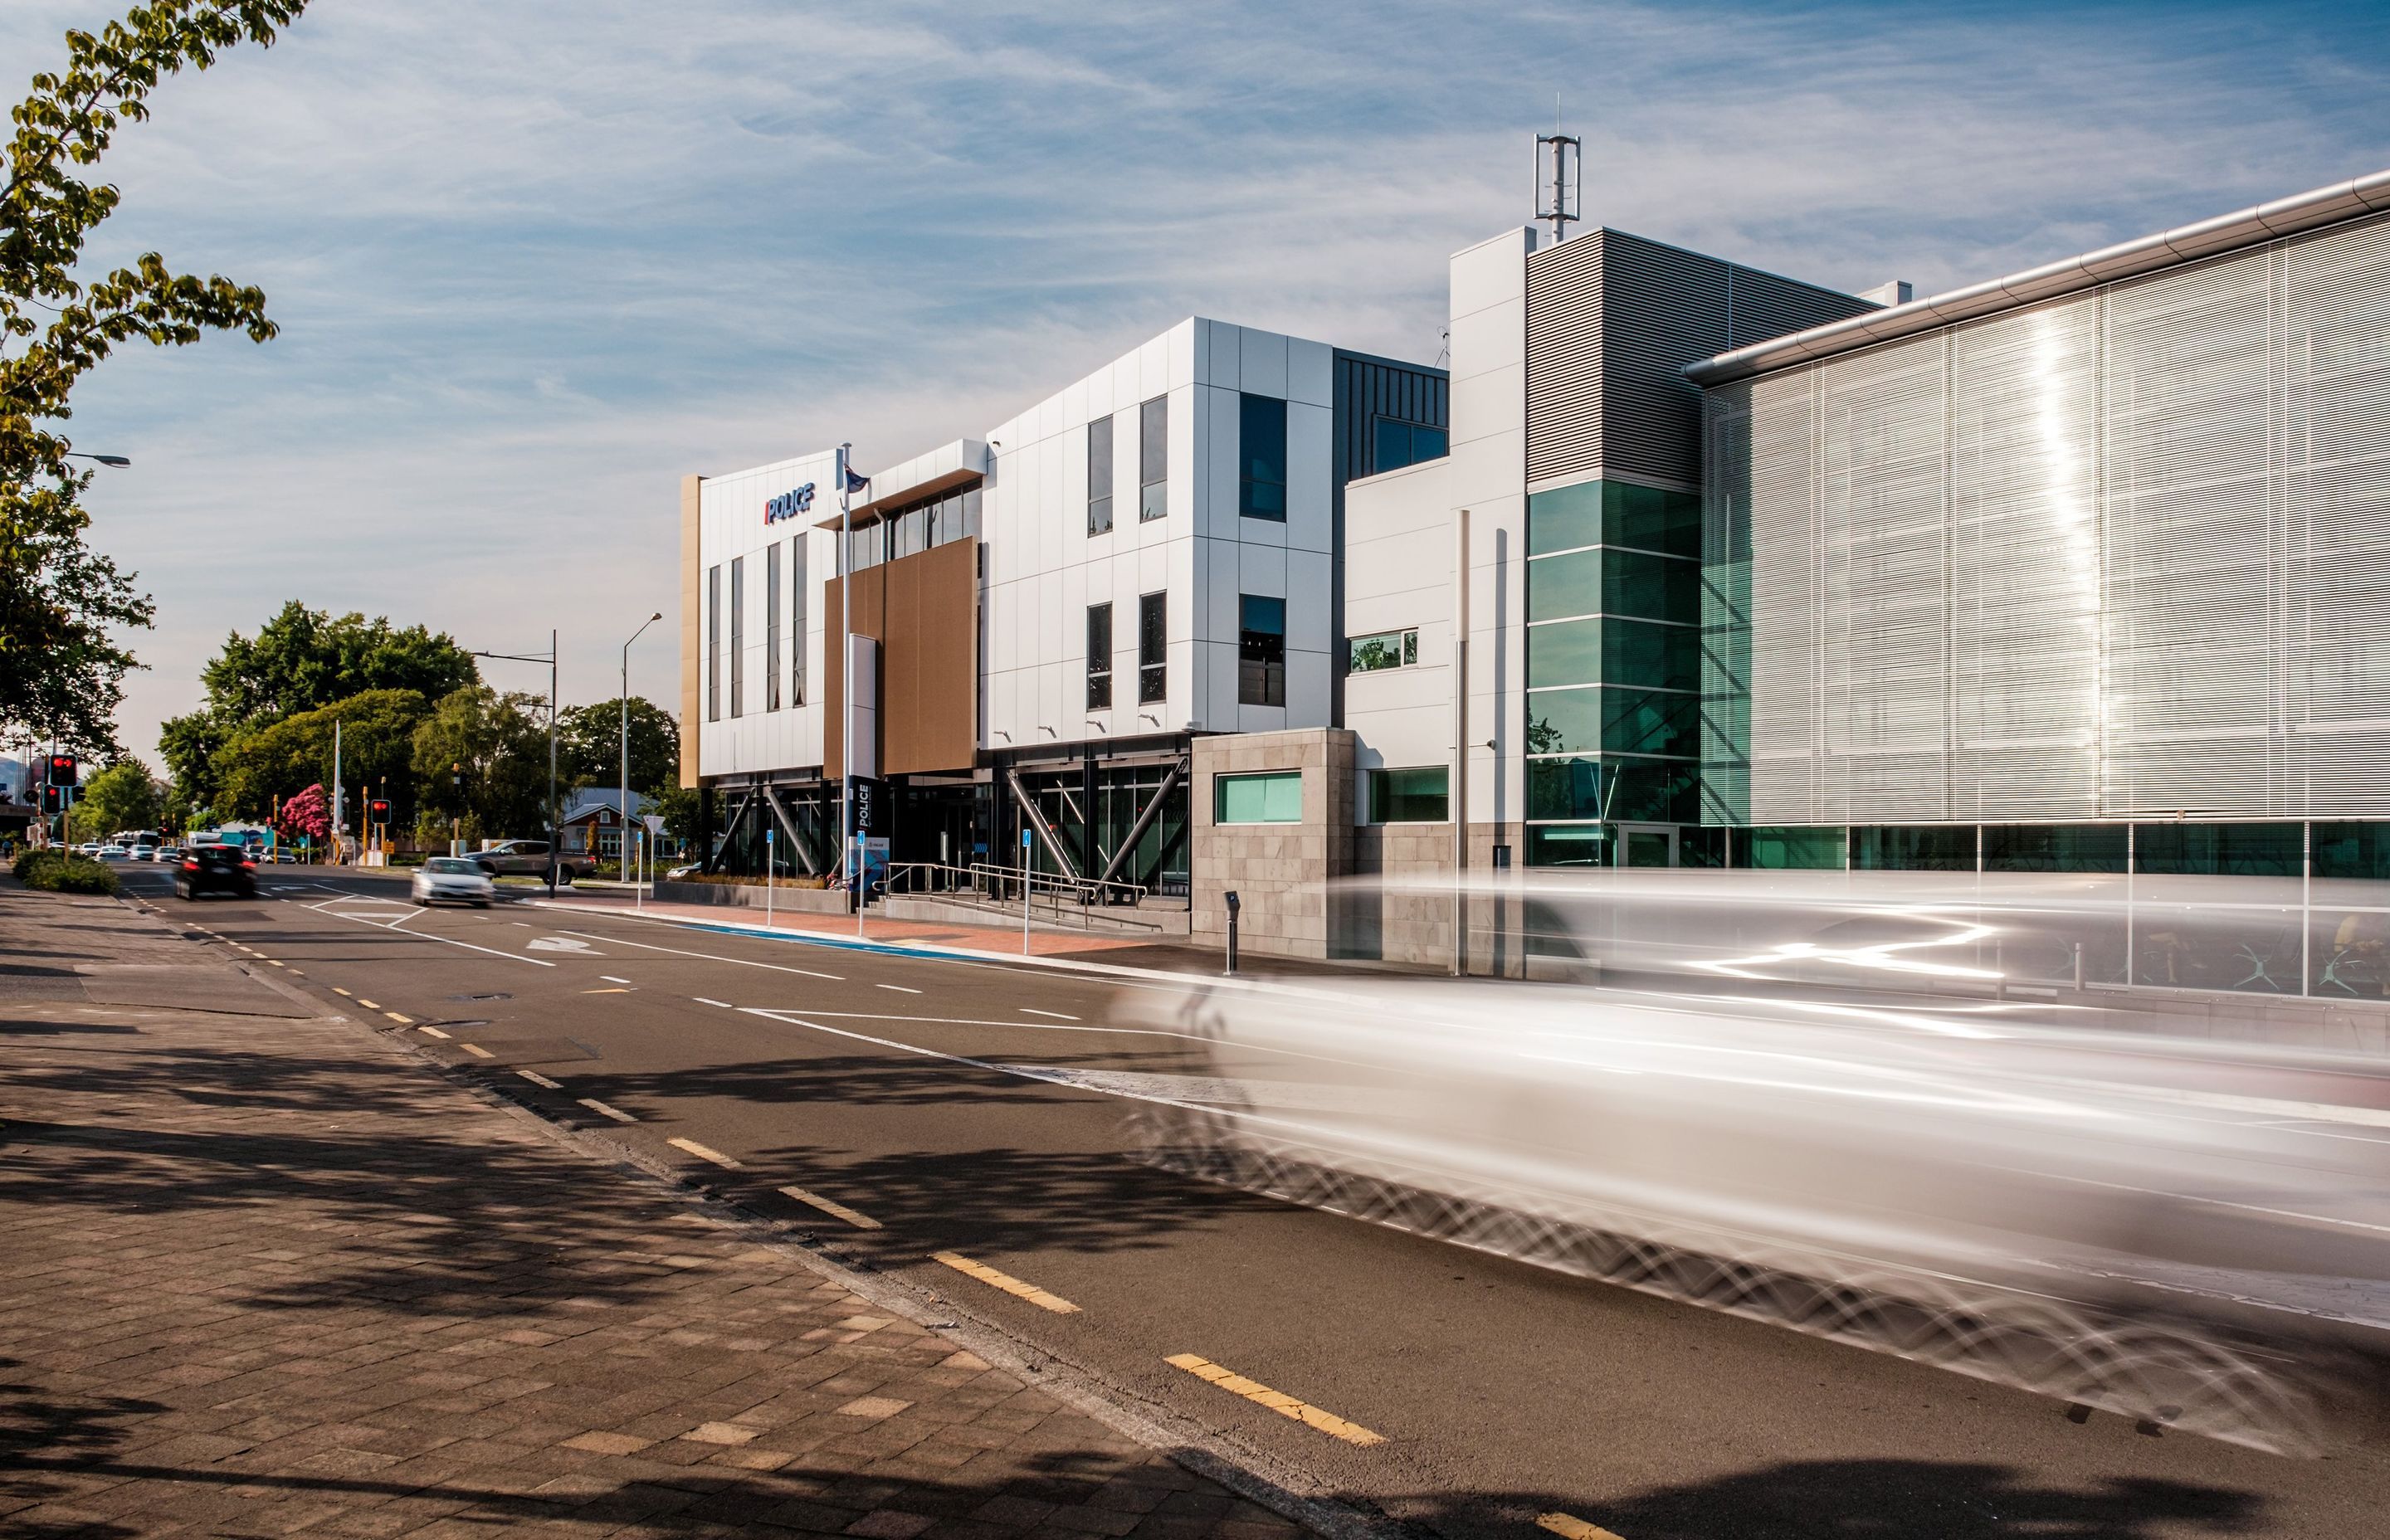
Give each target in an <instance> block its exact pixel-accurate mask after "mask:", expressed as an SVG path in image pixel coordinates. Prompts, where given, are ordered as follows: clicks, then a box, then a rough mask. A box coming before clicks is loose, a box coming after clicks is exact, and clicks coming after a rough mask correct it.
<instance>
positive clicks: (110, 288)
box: [0, 0, 306, 752]
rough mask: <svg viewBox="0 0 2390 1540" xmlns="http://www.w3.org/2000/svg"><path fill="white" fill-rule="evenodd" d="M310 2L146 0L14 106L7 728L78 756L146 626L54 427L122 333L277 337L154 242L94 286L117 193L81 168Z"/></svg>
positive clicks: (259, 305) (4, 204)
mask: <svg viewBox="0 0 2390 1540" xmlns="http://www.w3.org/2000/svg"><path fill="white" fill-rule="evenodd" d="M305 5H306V0H150V3H149V4H147V5H142V6H135V7H134V8H133V9H132V10H131V11H129V12H128V13H126V15H125V18H124V19H123V20H122V21H111V22H109V24H108V25H107V26H105V27H103V28H101V29H100V30H99V32H97V33H92V32H83V31H80V30H77V31H72V32H68V33H67V34H66V46H67V61H66V68H65V69H64V70H62V71H57V72H50V71H45V72H43V73H41V74H37V75H35V76H34V77H33V79H32V94H31V95H29V96H27V97H26V98H25V99H24V100H23V101H22V102H20V103H19V104H18V105H17V107H16V108H15V109H12V111H11V112H10V117H11V118H12V120H13V121H14V122H15V124H16V132H15V134H14V135H13V136H12V137H11V138H10V140H9V143H8V171H7V182H6V186H5V188H0V728H15V729H18V730H19V731H21V732H23V733H25V734H27V735H29V736H31V737H34V738H43V739H55V740H56V741H58V742H59V743H61V744H66V745H71V746H72V747H75V748H77V749H81V750H83V751H86V752H97V751H107V750H110V749H112V748H113V746H114V744H115V738H116V733H115V722H114V717H115V712H116V707H117V705H118V703H119V702H120V701H121V700H122V698H123V679H124V674H125V673H126V672H127V671H128V670H130V669H132V668H135V667H136V666H138V665H137V664H136V662H135V659H134V657H133V654H132V653H131V652H130V651H129V650H128V649H127V648H125V647H124V646H123V645H122V644H121V643H120V642H118V641H117V640H116V639H115V637H114V635H113V634H112V632H113V629H115V628H125V629H137V628H141V627H146V626H148V624H149V622H150V618H151V615H152V612H153V610H152V607H151V605H150V602H149V600H148V597H146V596H144V595H142V594H139V593H137V592H136V591H135V588H134V586H133V581H132V578H131V576H129V575H128V574H126V573H124V572H122V571H119V570H118V569H117V567H116V564H115V563H114V562H112V561H110V560H109V558H106V557H104V556H101V555H99V554H97V553H96V552H94V551H93V550H91V549H90V547H88V546H87V545H84V530H85V529H86V528H87V527H88V526H89V524H90V521H91V520H90V515H89V514H88V513H86V512H85V511H84V507H83V505H82V498H83V494H84V490H85V489H86V488H87V487H88V486H89V485H90V482H91V476H92V472H91V471H90V470H89V468H76V466H75V465H74V463H73V459H72V457H71V453H72V450H73V447H74V446H73V442H72V441H71V440H70V439H69V438H67V437H66V436H65V434H64V433H63V432H62V431H60V429H61V428H62V426H63V425H64V423H65V422H66V420H67V419H68V418H69V417H71V416H72V410H71V405H70V397H71V395H72V393H73V391H74V387H75V385H76V384H77V383H78V382H79V381H80V380H81V379H83V378H84V376H85V375H87V374H89V373H90V372H91V371H92V370H93V369H95V368H96V367H97V366H99V365H100V363H101V362H102V361H104V360H105V359H107V358H108V357H109V354H110V353H112V352H113V351H114V350H115V349H116V347H117V346H118V345H119V344H121V343H124V342H130V341H135V340H141V341H148V342H149V343H151V344H153V345H155V346H158V347H180V346H183V345H186V344H188V343H191V342H196V341H198V340H199V339H200V338H201V337H203V336H205V335H206V334H207V333H208V332H209V331H211V330H239V331H243V332H246V333H247V334H248V335H249V336H250V338H251V340H254V341H259V342H263V341H266V340H269V339H271V338H272V337H273V336H274V334H275V326H274V323H273V322H272V321H269V320H267V319H266V317H265V296H264V294H263V293H262V292H261V291H259V290H258V289H254V288H247V287H243V286H241V285H238V284H236V283H234V282H233V281H232V280H231V279H229V278H225V277H222V276H214V277H208V278H199V277H195V276H190V275H188V274H177V273H175V272H174V271H173V269H172V268H171V267H169V266H168V265H167V263H166V260H165V259H164V258H163V257H161V256H160V255H159V254H158V253H157V252H155V251H151V252H148V253H145V254H144V255H142V256H140V257H138V258H136V259H135V261H134V262H133V263H131V264H130V265H129V266H122V267H116V268H113V269H110V270H109V271H108V272H107V273H106V274H105V275H103V276H99V277H97V278H96V279H92V280H88V281H86V280H85V279H84V278H82V277H78V276H76V275H77V274H78V273H79V272H82V271H84V270H85V267H86V262H87V259H86V254H85V250H84V248H85V246H86V244H87V243H88V242H89V240H90V237H91V235H92V232H93V231H94V230H96V228H97V227H98V226H99V225H100V224H101V223H102V222H103V221H105V220H106V219H107V218H108V217H109V215H110V214H111V213H113V212H115V211H116V205H117V202H118V198H119V195H118V193H117V190H116V188H115V187H113V186H109V185H108V184H106V183H100V184H98V185H96V186H95V185H94V184H92V183H91V182H88V181H86V180H84V173H83V170H82V168H85V167H89V166H93V165H96V163H97V162H98V160H99V159H100V157H101V155H102V154H104V153H105V152H106V150H107V149H108V148H109V144H110V143H111V142H112V140H113V139H114V137H115V135H116V130H117V129H118V127H119V126H120V125H121V124H122V123H125V122H141V121H143V120H144V119H146V118H148V115H149V109H148V96H149V94H150V93H151V92H152V91H154V90H155V89H156V88H157V86H158V84H159V83H160V82H161V80H163V79H164V78H165V77H166V76H168V75H171V74H174V73H177V72H179V71H181V70H183V69H184V68H185V67H186V66H188V67H189V68H191V69H194V70H205V69H206V68H208V67H209V66H210V65H212V64H213V63H214V62H215V60H216V58H217V56H218V55H219V54H220V53H221V52H222V51H223V50H225V49H226V48H230V47H234V46H237V45H238V44H240V43H241V42H242V41H244V40H247V41H249V42H252V43H256V44H258V45H271V44H272V43H273V41H274V39H275V35H276V29H277V28H279V27H284V26H287V25H289V23H290V22H291V21H292V20H293V19H296V18H297V16H298V15H299V13H300V12H301V10H302V9H303V8H304V7H305Z"/></svg>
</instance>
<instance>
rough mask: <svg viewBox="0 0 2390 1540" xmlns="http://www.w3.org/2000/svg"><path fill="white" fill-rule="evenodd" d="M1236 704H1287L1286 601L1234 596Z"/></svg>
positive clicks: (1249, 595)
mask: <svg viewBox="0 0 2390 1540" xmlns="http://www.w3.org/2000/svg"><path fill="white" fill-rule="evenodd" d="M1237 704H1238V705H1240V706H1283V705H1285V704H1286V600H1284V599H1274V598H1267V597H1264V596H1262V595H1260V594H1240V595H1238V596H1237Z"/></svg>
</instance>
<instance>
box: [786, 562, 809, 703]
mask: <svg viewBox="0 0 2390 1540" xmlns="http://www.w3.org/2000/svg"><path fill="white" fill-rule="evenodd" d="M805 602H806V599H805V537H804V536H803V535H799V536H797V537H796V538H795V539H794V540H791V541H790V542H789V704H790V705H791V706H802V705H803V704H804V703H805V619H806V616H805Z"/></svg>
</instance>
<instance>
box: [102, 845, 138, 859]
mask: <svg viewBox="0 0 2390 1540" xmlns="http://www.w3.org/2000/svg"><path fill="white" fill-rule="evenodd" d="M132 854H133V853H132V852H131V851H129V850H127V849H125V848H124V847H123V846H122V845H102V846H100V847H99V856H100V858H101V859H102V860H104V861H122V860H125V859H127V858H129V857H130V856H131V855H132Z"/></svg>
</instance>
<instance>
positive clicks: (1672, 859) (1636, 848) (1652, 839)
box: [1618, 824, 1677, 866]
mask: <svg viewBox="0 0 2390 1540" xmlns="http://www.w3.org/2000/svg"><path fill="white" fill-rule="evenodd" d="M1618 853H1619V856H1620V860H1619V863H1618V864H1619V865H1620V866H1675V865H1676V864H1677V829H1676V826H1675V825H1673V824H1621V825H1619V826H1618Z"/></svg>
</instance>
